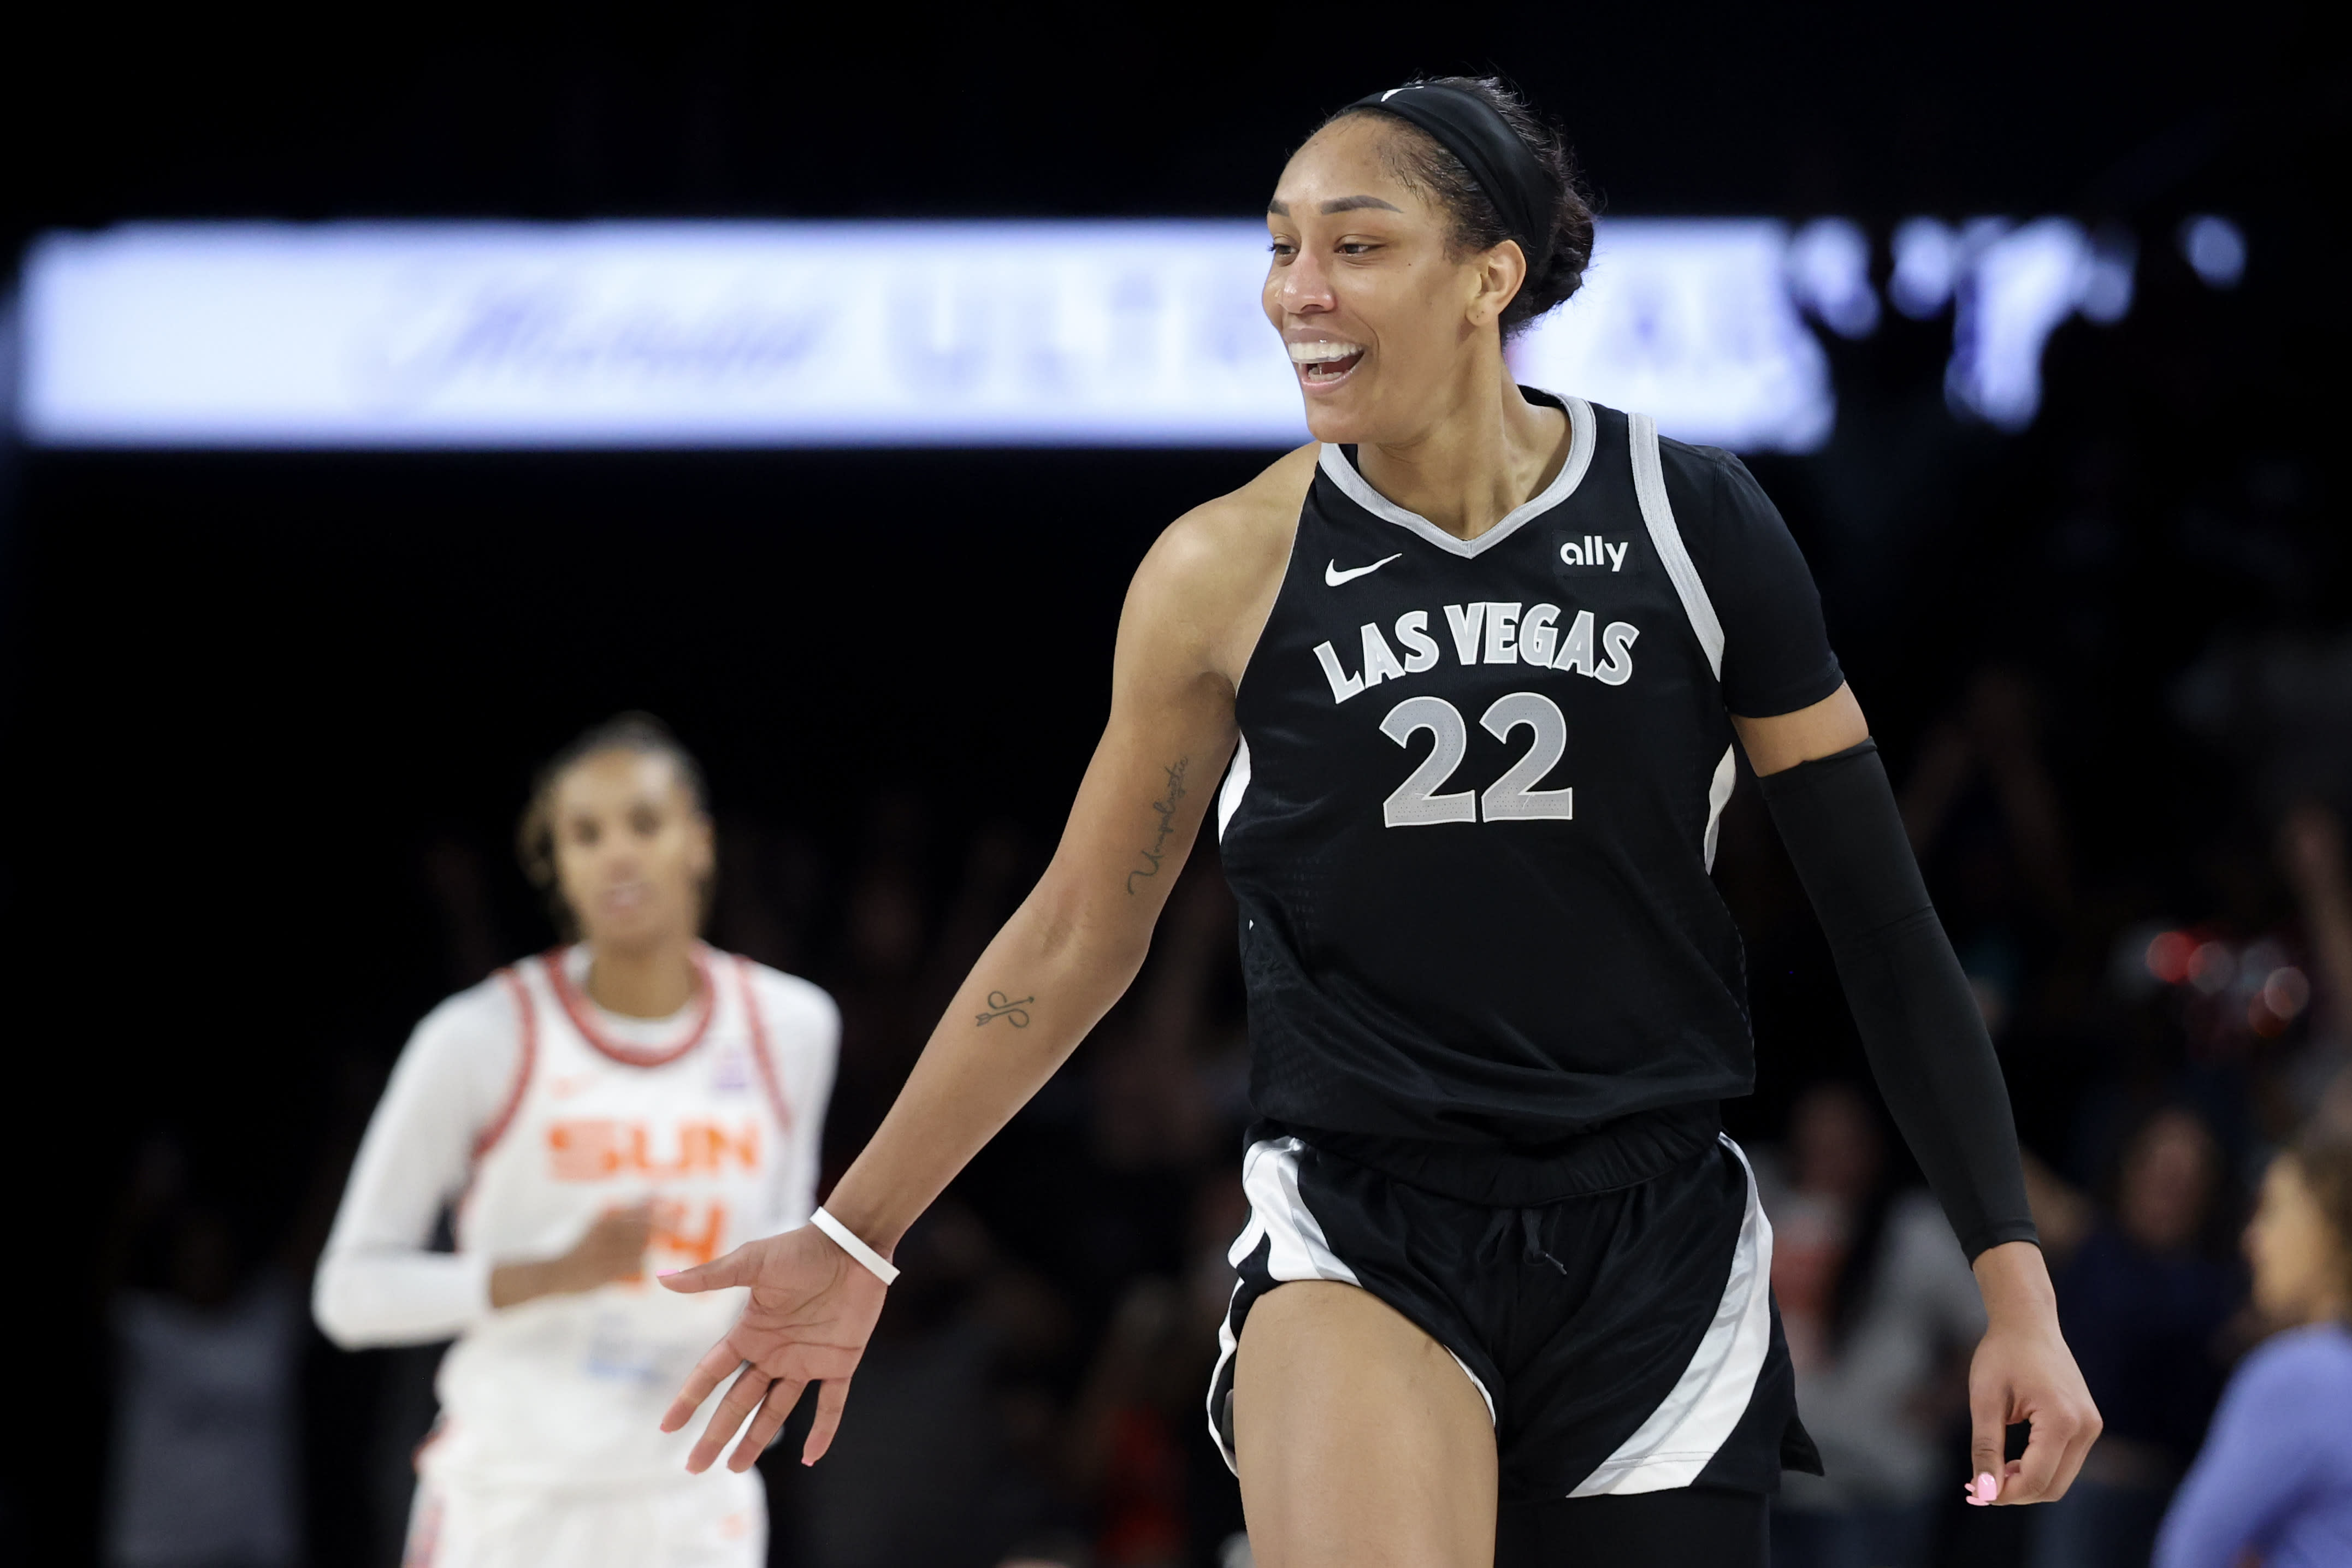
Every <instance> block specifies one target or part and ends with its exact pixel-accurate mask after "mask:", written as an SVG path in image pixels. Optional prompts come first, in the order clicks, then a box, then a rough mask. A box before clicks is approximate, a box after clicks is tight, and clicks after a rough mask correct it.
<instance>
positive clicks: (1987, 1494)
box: [1976, 1474, 2000, 1507]
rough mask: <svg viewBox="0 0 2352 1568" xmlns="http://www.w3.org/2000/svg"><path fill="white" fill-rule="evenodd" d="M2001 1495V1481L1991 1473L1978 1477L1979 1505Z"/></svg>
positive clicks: (1977, 1497) (1996, 1498)
mask: <svg viewBox="0 0 2352 1568" xmlns="http://www.w3.org/2000/svg"><path fill="white" fill-rule="evenodd" d="M1999 1498H2000V1482H1999V1481H1998V1480H1995V1479H1993V1478H1992V1477H1991V1476H1990V1474H1987V1475H1980V1476H1979V1477H1977V1495H1976V1500H1977V1505H1978V1506H1979V1507H1982V1506H1983V1505H1985V1504H1986V1503H1989V1502H1992V1501H1995V1500H1998V1499H1999Z"/></svg>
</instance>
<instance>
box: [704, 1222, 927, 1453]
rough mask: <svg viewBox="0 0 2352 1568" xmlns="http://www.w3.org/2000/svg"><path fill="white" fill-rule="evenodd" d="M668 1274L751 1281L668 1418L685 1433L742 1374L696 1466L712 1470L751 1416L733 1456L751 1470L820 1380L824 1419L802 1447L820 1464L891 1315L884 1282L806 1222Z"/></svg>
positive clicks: (707, 1432) (714, 1285)
mask: <svg viewBox="0 0 2352 1568" xmlns="http://www.w3.org/2000/svg"><path fill="white" fill-rule="evenodd" d="M661 1282H662V1283H663V1284H664V1285H666V1286H667V1287H668V1288H669V1289H671V1290H673V1291H719V1290H725V1289H726V1288H728V1287H729V1286H730V1285H748V1286H750V1287H751V1300H750V1301H747V1302H746V1303H744V1307H743V1314H742V1316H740V1317H739V1318H737V1319H736V1320H735V1326H734V1327H733V1328H732V1329H730V1330H729V1331H728V1333H727V1337H726V1338H725V1339H722V1340H720V1341H719V1343H717V1344H715V1345H712V1346H711V1347H710V1352H709V1354H707V1355H705V1356H704V1357H703V1358H702V1359H701V1360H700V1361H698V1362H697V1363H696V1364H695V1367H694V1370H693V1371H692V1372H691V1373H689V1374H688V1375H687V1379H686V1385H685V1386H684V1387H682V1388H680V1389H679V1390H678V1395H677V1398H676V1399H675V1400H673V1401H671V1402H670V1407H669V1410H668V1411H667V1414H665V1415H664V1416H662V1422H661V1427H662V1430H663V1431H665V1432H675V1431H677V1429H678V1428H679V1427H683V1426H685V1425H686V1424H687V1423H688V1421H690V1420H692V1419H693V1418H694V1413H695V1412H696V1411H697V1410H698V1409H700V1408H701V1406H702V1402H703V1401H704V1400H705V1399H708V1398H709V1397H710V1394H711V1391H712V1390H713V1389H715V1388H717V1387H718V1386H719V1385H720V1384H721V1383H723V1382H725V1381H726V1380H727V1377H728V1375H730V1373H732V1374H735V1381H734V1384H733V1385H732V1386H730V1388H729V1389H728V1390H727V1394H726V1396H725V1397H724V1398H722V1399H721V1400H719V1408H718V1409H717V1411H715V1412H714V1413H713V1414H712V1415H711V1417H710V1424H709V1426H707V1427H704V1428H703V1429H702V1438H701V1440H700V1441H699V1442H698V1443H696V1444H695V1445H694V1450H693V1452H692V1453H690V1454H688V1456H687V1460H686V1468H687V1469H688V1470H690V1471H693V1472H694V1473H696V1474H700V1473H701V1472H702V1471H704V1470H707V1469H709V1468H710V1464H711V1461H712V1460H714V1459H716V1458H718V1457H719V1450H720V1449H721V1448H725V1447H726V1446H727V1440H728V1439H729V1438H730V1437H733V1436H734V1435H735V1431H736V1428H738V1427H741V1426H742V1425H743V1422H744V1419H745V1418H746V1417H747V1416H748V1417H750V1419H751V1427H750V1429H749V1430H747V1431H745V1432H744V1434H743V1437H742V1438H741V1440H740V1441H739V1442H738V1443H736V1445H735V1449H734V1452H732V1453H731V1454H730V1455H729V1456H728V1458H727V1467H728V1469H733V1470H748V1469H751V1462H752V1461H753V1460H754V1459H757V1458H759V1457H760V1452H761V1449H763V1448H766V1447H767V1446H768V1444H769V1443H770V1442H771V1441H772V1439H773V1438H774V1437H775V1435H776V1433H777V1432H778V1430H780V1429H781V1428H782V1426H783V1424H784V1417H785V1416H789V1415H791V1414H792V1411H793V1406H794V1405H796V1404H798V1403H800V1397H801V1391H802V1390H803V1389H804V1388H806V1387H807V1386H808V1385H810V1384H811V1383H814V1384H816V1385H817V1394H816V1420H815V1421H814V1424H813V1425H811V1427H809V1435H808V1441H807V1442H806V1443H804V1444H803V1445H802V1447H801V1463H803V1464H804V1465H813V1464H814V1463H816V1462H817V1460H818V1459H819V1458H822V1457H823V1456H824V1451H825V1449H826V1448H830V1447H831V1446H832V1444H833V1435H834V1432H835V1430H836V1429H837V1428H838V1427H840V1425H841V1407H842V1406H843V1405H844V1404H845V1402H846V1401H847V1400H848V1398H849V1375H850V1374H851V1373H853V1372H855V1371H856V1369H857V1362H858V1358H859V1357H860V1356H863V1355H864V1354H866V1341H867V1340H868V1339H870V1338H872V1337H873V1334H874V1322H875V1320H876V1319H877V1318H879V1317H880V1316H881V1315H882V1298H883V1295H884V1291H885V1288H884V1286H883V1283H882V1281H880V1280H877V1279H876V1278H875V1277H874V1276H873V1275H872V1274H871V1273H868V1272H867V1271H866V1270H865V1269H864V1268H862V1267H860V1266H859V1265H858V1264H857V1263H856V1262H855V1261H854V1260H851V1258H850V1257H849V1255H848V1254H847V1253H845V1252H844V1251H843V1250H842V1249H840V1248H838V1247H836V1246H835V1245H834V1244H833V1242H832V1241H831V1240H830V1239H827V1238H826V1236H825V1234H824V1231H822V1230H819V1229H817V1228H815V1227H814V1226H803V1227H802V1228H800V1229H798V1230H787V1231H785V1232H784V1233H783V1234H782V1236H769V1237H763V1238H762V1239H760V1240H757V1241H751V1242H747V1243H745V1244H744V1245H743V1246H740V1247H738V1248H737V1249H735V1250H734V1251H732V1252H730V1253H728V1254H727V1255H726V1256H725V1257H723V1258H717V1259H713V1260H711V1261H709V1262H708V1263H704V1264H702V1265H700V1266H699V1267H697V1268H693V1269H684V1270H679V1271H678V1272H677V1273H675V1274H665V1275H663V1276H661ZM738 1368H740V1372H739V1371H738V1370H737V1369H738Z"/></svg>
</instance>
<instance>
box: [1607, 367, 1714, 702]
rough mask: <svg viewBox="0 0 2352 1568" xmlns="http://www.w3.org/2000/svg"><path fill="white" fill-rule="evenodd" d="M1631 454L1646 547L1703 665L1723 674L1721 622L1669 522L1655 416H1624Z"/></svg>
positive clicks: (1671, 514) (1672, 518)
mask: <svg viewBox="0 0 2352 1568" xmlns="http://www.w3.org/2000/svg"><path fill="white" fill-rule="evenodd" d="M1626 423H1627V425H1628V427H1629V429H1628V434H1629V436H1630V437H1631V442H1630V444H1631V445H1632V447H1633V497H1634V499H1635V500H1637V501H1639V502H1640V503H1641V507H1642V522H1643V526H1644V527H1645V528H1648V529H1649V530H1650V547H1651V548H1652V549H1654V550H1656V551H1657V552H1658V559H1659V561H1660V562H1661V563H1662V564H1663V565H1664V567H1665V569H1666V576H1667V578H1668V579H1669V580H1672V581H1673V583H1674V585H1675V597H1676V598H1678V599H1680V600H1681V601H1683V613H1685V615H1688V616H1689V617H1690V623H1691V631H1692V632H1695V633H1696V634H1697V637H1698V645H1699V647H1700V648H1701V649H1703V650H1704V651H1705V652H1706V663H1707V667H1708V668H1709V669H1711V670H1713V671H1714V672H1715V678H1716V679H1717V681H1721V680H1722V679H1723V622H1721V621H1719V620H1717V619H1716V614H1715V602H1714V601H1712V600H1710V599H1709V598H1707V596H1706V583H1704V582H1701V581H1700V580H1699V575H1698V568H1697V567H1696V566H1694V565H1692V564H1691V558H1690V551H1689V550H1687V549H1684V548H1683V535H1682V530H1681V529H1680V528H1677V527H1675V509H1674V507H1673V505H1672V504H1671V503H1670V502H1668V501H1667V499H1666V473H1665V465H1664V461H1663V460H1662V459H1661V458H1660V457H1659V455H1658V422H1657V421H1656V420H1654V419H1653V418H1651V417H1650V416H1649V415H1648V414H1646V413H1636V414H1629V415H1628V416H1627V417H1626Z"/></svg>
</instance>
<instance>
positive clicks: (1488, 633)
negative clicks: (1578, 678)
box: [1315, 600, 1642, 703]
mask: <svg viewBox="0 0 2352 1568" xmlns="http://www.w3.org/2000/svg"><path fill="white" fill-rule="evenodd" d="M1567 613H1568V612H1566V611H1564V610H1562V609H1561V608H1560V607H1559V605H1557V604H1532V605H1529V604H1522V603H1520V602H1518V601H1497V600H1480V601H1474V602H1472V603H1468V604H1447V605H1444V606H1441V607H1440V608H1439V610H1438V611H1437V612H1436V613H1435V615H1434V616H1433V614H1432V612H1429V611H1426V610H1408V611H1406V612H1404V613H1403V614H1402V615H1400V616H1398V617H1397V618H1396V620H1395V622H1393V623H1392V624H1391V626H1390V628H1389V629H1388V630H1387V631H1385V632H1384V631H1382V630H1381V623H1380V622H1376V621H1368V622H1364V623H1363V624H1362V625H1361V626H1360V627H1358V628H1357V632H1356V636H1357V643H1358V648H1357V650H1355V652H1356V653H1357V655H1358V656H1357V658H1356V660H1355V661H1354V662H1355V665H1356V667H1355V668H1354V669H1353V670H1350V669H1349V667H1348V664H1349V661H1348V660H1347V659H1345V658H1344V657H1343V656H1342V655H1341V653H1340V652H1339V648H1338V646H1337V645H1336V644H1335V643H1318V644H1316V648H1315V659H1316V662H1317V663H1318V664H1320V665H1321V666H1322V668H1323V678H1324V680H1325V681H1327V682H1328V683H1329V685H1330V687H1331V700H1332V701H1333V702H1335V703H1343V702H1346V701H1347V700H1348V699H1349V697H1352V696H1356V695H1360V694H1361V693H1363V692H1366V691H1369V690H1370V689H1371V688H1372V687H1374V686H1377V685H1381V683H1382V682H1383V681H1396V680H1402V679H1404V678H1405V677H1406V676H1408V675H1414V674H1420V673H1422V672H1423V671H1424V670H1430V669H1434V668H1436V667H1437V665H1438V664H1440V663H1441V662H1442V661H1443V660H1444V650H1443V647H1442V645H1441V644H1440V643H1439V642H1438V639H1437V637H1436V636H1434V635H1433V627H1434V626H1437V625H1441V624H1442V626H1443V628H1444V631H1445V632H1447V633H1448V636H1449V640H1450V641H1451V643H1453V646H1454V660H1455V663H1456V664H1533V665H1535V666H1537V667H1538V668H1540V669H1549V670H1563V671H1567V672H1570V673H1571V674H1580V675H1586V676H1589V677H1591V679H1593V680H1596V681H1599V682H1600V683H1601V685H1604V686H1622V685H1624V684H1625V683H1626V682H1627V681H1629V680H1631V679H1632V678H1633V643H1634V640H1635V639H1636V638H1638V637H1640V636H1641V634H1642V632H1641V629H1640V628H1639V627H1637V626H1635V625H1633V623H1632V622H1626V621H1612V622H1609V623H1608V624H1607V625H1606V626H1602V625H1601V624H1600V623H1599V620H1598V618H1597V617H1596V616H1594V614H1593V613H1592V612H1591V611H1590V610H1579V611H1577V612H1575V614H1574V615H1573V616H1572V617H1570V620H1569V621H1568V622H1567V624H1566V625H1565V626H1563V625H1562V624H1561V622H1560V617H1561V616H1562V615H1565V614H1567ZM1391 633H1392V634H1393V635H1394V637H1395V642H1393V643H1391V641H1390V636H1391ZM1399 648H1402V649H1403V650H1404V652H1403V653H1402V654H1400V653H1398V651H1397V650H1398V649H1399Z"/></svg>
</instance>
